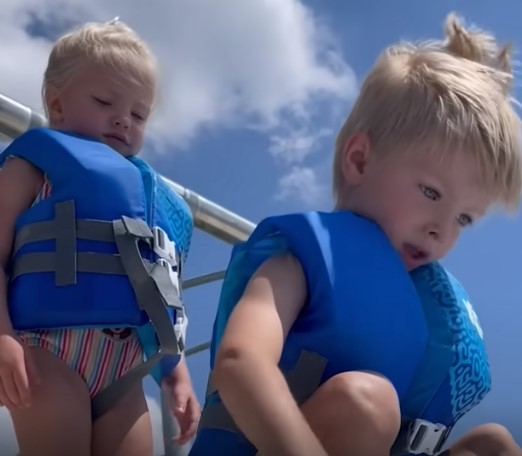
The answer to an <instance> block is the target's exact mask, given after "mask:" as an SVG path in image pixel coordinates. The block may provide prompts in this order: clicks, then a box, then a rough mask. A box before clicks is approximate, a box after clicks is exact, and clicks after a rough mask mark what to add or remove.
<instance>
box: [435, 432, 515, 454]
mask: <svg viewBox="0 0 522 456" xmlns="http://www.w3.org/2000/svg"><path fill="white" fill-rule="evenodd" d="M441 456H522V450H521V449H520V447H519V446H518V445H517V444H516V443H515V441H514V439H513V437H512V436H511V434H510V432H509V431H508V430H507V429H506V428H505V427H504V426H500V425H498V424H485V425H483V426H478V427H476V428H474V429H472V430H471V431H470V432H468V433H467V434H466V435H465V436H464V437H462V438H460V439H459V440H458V441H457V442H456V443H455V444H453V445H452V446H451V447H450V448H449V449H448V450H446V451H445V452H443V453H442V454H441Z"/></svg>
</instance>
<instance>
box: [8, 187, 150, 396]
mask: <svg viewBox="0 0 522 456" xmlns="http://www.w3.org/2000/svg"><path fill="white" fill-rule="evenodd" d="M50 192H51V184H50V183H49V182H48V181H46V182H45V184H44V185H43V187H42V189H41V191H40V193H39V194H38V196H37V198H36V199H35V201H34V203H33V206H34V205H35V204H38V202H40V201H41V200H43V199H45V198H47V197H48V196H49V195H50ZM42 311H44V312H45V309H42ZM18 336H19V338H20V340H21V341H22V343H23V344H25V345H27V346H31V347H41V348H44V349H46V350H48V351H50V352H51V353H53V354H54V355H55V356H57V357H58V358H60V359H61V360H63V361H64V362H65V363H66V364H67V365H68V366H69V367H70V368H71V369H73V370H74V371H75V372H77V373H78V375H80V377H82V379H83V380H84V381H85V384H86V385H87V388H88V390H89V394H90V396H91V397H93V396H95V395H96V393H98V392H99V391H101V390H103V389H105V388H106V387H107V386H109V385H110V384H111V383H114V381H115V380H117V379H118V378H120V377H121V376H123V375H124V374H125V373H126V372H128V371H129V370H130V369H132V368H133V367H135V366H137V365H139V364H140V363H141V362H143V358H144V354H143V350H142V347H141V343H140V340H139V338H138V334H137V332H136V330H135V329H133V328H121V329H114V328H111V329H90V328H82V329H44V330H34V331H19V332H18Z"/></svg>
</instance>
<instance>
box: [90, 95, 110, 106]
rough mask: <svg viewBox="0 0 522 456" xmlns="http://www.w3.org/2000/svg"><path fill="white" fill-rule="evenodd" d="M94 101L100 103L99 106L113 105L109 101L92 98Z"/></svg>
mask: <svg viewBox="0 0 522 456" xmlns="http://www.w3.org/2000/svg"><path fill="white" fill-rule="evenodd" d="M92 99H93V100H94V101H95V102H96V103H98V104H100V105H102V106H110V105H111V103H110V102H109V101H105V100H102V99H101V98H98V97H92Z"/></svg>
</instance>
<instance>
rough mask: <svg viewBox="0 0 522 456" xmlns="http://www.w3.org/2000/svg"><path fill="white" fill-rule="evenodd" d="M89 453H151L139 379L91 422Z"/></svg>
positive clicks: (115, 455) (107, 455) (122, 455)
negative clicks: (109, 408) (105, 411)
mask: <svg viewBox="0 0 522 456" xmlns="http://www.w3.org/2000/svg"><path fill="white" fill-rule="evenodd" d="M92 456H152V425H151V422H150V415H149V409H148V407H147V401H146V400H145V394H144V393H143V387H142V385H141V383H140V384H139V385H136V387H135V388H134V389H133V390H131V391H129V393H128V394H127V395H126V396H125V397H124V398H123V399H122V400H121V401H120V402H119V403H118V404H117V405H116V406H115V407H114V408H113V409H111V410H109V411H108V412H107V413H106V414H105V415H103V416H102V417H100V418H99V419H98V420H96V421H95V422H94V423H93V430H92Z"/></svg>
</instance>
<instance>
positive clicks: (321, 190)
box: [276, 166, 330, 209]
mask: <svg viewBox="0 0 522 456" xmlns="http://www.w3.org/2000/svg"><path fill="white" fill-rule="evenodd" d="M329 198H330V195H329V189H328V187H327V185H326V184H325V183H323V182H322V180H321V179H319V178H318V173H317V170H316V169H314V168H311V167H301V166H294V167H292V168H291V170H290V171H289V172H288V173H287V174H285V175H284V176H283V177H281V179H280V180H279V189H278V192H277V194H276V199H278V200H288V199H291V200H297V201H298V202H300V203H301V204H303V205H304V206H306V207H311V208H316V209H317V208H319V207H321V206H324V205H326V204H328V201H329Z"/></svg>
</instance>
